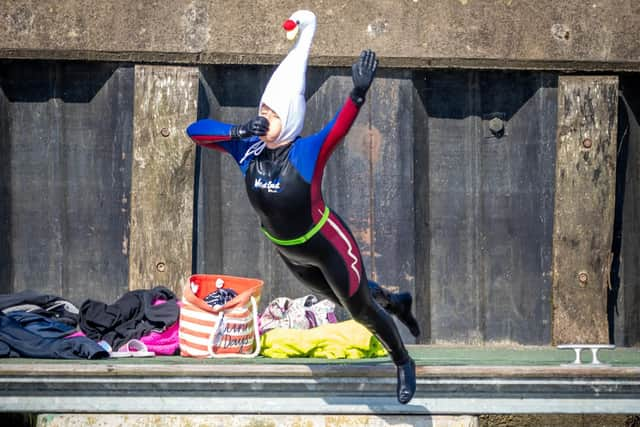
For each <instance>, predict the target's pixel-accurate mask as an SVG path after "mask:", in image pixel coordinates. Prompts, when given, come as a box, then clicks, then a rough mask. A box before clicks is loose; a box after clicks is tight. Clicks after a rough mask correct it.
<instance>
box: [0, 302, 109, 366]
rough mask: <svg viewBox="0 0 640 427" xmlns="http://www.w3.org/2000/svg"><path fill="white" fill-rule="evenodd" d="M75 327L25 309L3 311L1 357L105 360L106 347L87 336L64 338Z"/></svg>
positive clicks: (0, 324)
mask: <svg viewBox="0 0 640 427" xmlns="http://www.w3.org/2000/svg"><path fill="white" fill-rule="evenodd" d="M74 331H75V328H73V327H72V326H69V325H67V324H65V323H61V322H56V321H52V320H51V319H48V318H46V317H44V316H41V315H39V314H35V313H29V312H26V311H15V312H12V313H9V314H0V357H32V358H41V359H102V358H105V357H109V352H107V351H106V350H105V349H104V348H103V347H101V346H100V345H99V344H98V343H97V342H95V341H93V340H91V339H89V338H87V337H73V338H65V337H66V336H67V335H69V334H71V333H73V332H74Z"/></svg>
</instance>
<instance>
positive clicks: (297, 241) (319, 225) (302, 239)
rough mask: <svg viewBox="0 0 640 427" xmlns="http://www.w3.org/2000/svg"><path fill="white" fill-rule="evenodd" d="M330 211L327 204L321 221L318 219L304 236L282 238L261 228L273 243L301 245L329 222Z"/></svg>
mask: <svg viewBox="0 0 640 427" xmlns="http://www.w3.org/2000/svg"><path fill="white" fill-rule="evenodd" d="M330 213H331V211H329V207H327V206H325V208H324V213H323V214H322V218H320V221H318V223H317V224H316V225H314V226H313V228H312V229H311V230H309V231H307V232H306V233H305V234H304V235H303V236H300V237H296V238H295V239H289V240H281V239H278V238H277V237H273V236H272V235H271V234H269V232H268V231H267V230H265V229H264V228H262V227H261V228H260V229H261V230H262V232H263V233H264V235H265V236H267V237H268V238H269V240H271V241H272V242H273V243H275V244H277V245H280V246H295V245H301V244H303V243H304V242H306V241H308V240H310V239H311V238H312V237H313V236H314V235H315V234H316V233H317V232H318V231H320V229H321V228H322V226H323V225H324V223H325V222H327V220H328V219H329V214H330Z"/></svg>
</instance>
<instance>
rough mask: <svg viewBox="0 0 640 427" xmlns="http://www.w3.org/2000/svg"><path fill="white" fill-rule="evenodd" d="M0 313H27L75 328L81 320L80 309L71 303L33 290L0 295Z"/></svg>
mask: <svg viewBox="0 0 640 427" xmlns="http://www.w3.org/2000/svg"><path fill="white" fill-rule="evenodd" d="M0 311H2V313H4V314H9V313H11V312H14V311H27V312H29V313H35V314H40V315H42V316H44V317H47V318H50V319H54V320H56V321H58V322H62V323H66V324H67V325H71V326H74V327H75V326H76V325H77V324H78V318H79V310H78V307H76V306H75V305H73V303H72V302H71V301H68V300H66V299H63V298H60V297H58V296H55V295H45V294H40V293H38V292H35V291H32V290H26V291H22V292H17V293H15V294H8V295H0Z"/></svg>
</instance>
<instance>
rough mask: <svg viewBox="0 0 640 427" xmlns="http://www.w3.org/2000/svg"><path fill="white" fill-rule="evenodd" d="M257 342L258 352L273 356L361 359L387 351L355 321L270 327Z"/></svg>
mask: <svg viewBox="0 0 640 427" xmlns="http://www.w3.org/2000/svg"><path fill="white" fill-rule="evenodd" d="M261 345H262V350H261V351H260V354H261V355H263V356H266V357H273V358H287V357H318V358H325V359H362V358H369V357H382V356H386V354H387V351H386V350H385V349H384V347H382V344H380V341H378V339H377V338H376V337H374V336H373V335H372V334H371V332H369V331H368V330H367V329H366V328H365V327H364V326H362V325H361V324H359V323H357V322H356V321H355V320H347V321H345V322H338V323H329V324H325V325H322V326H318V327H317V328H312V329H288V328H276V329H271V330H270V331H267V332H266V333H265V334H264V335H262V337H261Z"/></svg>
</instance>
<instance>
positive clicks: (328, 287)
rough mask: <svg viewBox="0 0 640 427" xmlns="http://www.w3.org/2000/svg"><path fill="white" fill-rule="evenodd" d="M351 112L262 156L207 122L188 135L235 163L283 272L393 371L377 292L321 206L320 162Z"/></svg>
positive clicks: (351, 107)
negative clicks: (365, 339)
mask: <svg viewBox="0 0 640 427" xmlns="http://www.w3.org/2000/svg"><path fill="white" fill-rule="evenodd" d="M358 111H359V106H358V105H357V104H356V103H355V102H354V101H353V100H352V99H351V98H350V97H349V98H348V99H347V101H346V102H345V104H344V106H343V107H342V109H341V110H340V111H339V112H338V113H337V115H336V116H335V117H334V118H333V120H331V122H329V124H327V126H325V128H324V129H322V130H321V131H320V132H319V133H317V134H315V135H312V136H309V137H305V138H297V139H296V140H295V141H294V142H293V143H291V144H289V145H287V146H284V147H281V148H277V149H274V150H270V149H267V148H265V145H264V143H263V142H262V141H260V140H259V138H258V137H256V136H252V137H250V138H244V139H236V140H232V139H231V138H230V136H229V135H230V130H231V127H232V126H231V125H228V124H223V123H219V122H216V121H214V120H210V119H204V120H199V121H197V122H195V123H194V124H192V125H191V126H189V128H188V129H187V133H188V135H189V136H190V137H191V138H192V139H193V140H194V141H195V142H196V143H198V144H199V145H202V146H204V147H207V148H214V149H218V150H222V151H226V152H228V153H230V154H231V155H232V156H233V157H234V158H235V160H236V162H237V163H238V165H239V166H240V169H241V170H242V172H243V174H244V177H245V184H246V189H247V194H248V196H249V200H250V202H251V205H252V206H253V208H254V209H255V211H256V212H257V214H258V215H259V217H260V221H261V224H262V227H263V232H265V234H266V235H267V236H268V237H269V238H270V239H271V240H272V241H274V243H275V244H276V248H277V251H278V253H279V254H280V256H281V257H282V259H283V260H284V262H285V263H286V265H287V266H288V267H289V269H290V270H291V271H292V272H293V273H294V275H295V276H296V277H298V278H299V279H300V280H301V281H302V282H303V283H305V284H306V285H307V286H308V287H309V288H311V289H312V290H313V292H315V293H316V294H318V295H321V296H323V297H326V298H329V299H330V300H332V301H334V302H336V303H338V304H340V305H341V306H343V307H344V308H345V309H346V310H347V311H348V312H349V313H350V314H351V316H352V317H353V318H354V319H355V320H357V321H358V322H360V323H361V324H363V325H364V326H365V327H367V328H368V329H369V330H370V331H372V332H373V333H374V334H375V335H376V336H377V337H378V339H380V341H381V342H382V343H383V345H384V346H385V347H386V349H387V350H388V351H389V354H390V356H391V358H392V359H393V361H394V363H395V364H396V365H400V364H404V363H406V362H407V361H408V360H409V355H408V353H407V350H406V349H405V347H404V345H403V343H402V339H401V337H400V335H399V333H398V329H397V328H396V325H395V324H394V322H393V320H392V318H391V317H390V316H389V314H388V313H387V312H386V311H385V310H384V309H383V308H382V307H380V305H379V304H377V303H376V301H375V300H374V298H373V296H372V292H371V291H370V286H372V287H374V288H378V289H379V287H378V286H377V284H375V283H373V282H369V281H368V279H367V275H366V273H365V269H364V265H363V263H362V257H361V255H360V251H359V249H358V245H357V244H356V241H355V239H354V238H353V235H352V233H351V231H350V230H349V228H348V227H347V225H346V224H345V223H344V221H342V219H341V218H340V217H339V216H338V215H337V214H336V213H335V212H332V211H330V210H328V208H327V207H326V205H325V203H324V200H323V198H322V190H321V184H322V175H323V172H324V168H325V165H326V163H327V160H328V159H329V157H330V155H331V153H332V152H333V150H334V148H335V147H336V146H337V144H338V143H339V142H340V141H341V140H342V139H343V138H344V136H345V134H346V133H347V131H348V130H349V128H350V127H351V125H352V124H353V122H354V120H355V118H356V116H357V115H358ZM327 214H328V217H327ZM319 223H320V224H322V226H321V227H320V228H319V230H317V232H316V233H315V234H313V235H312V236H311V237H310V238H309V231H310V230H312V229H313V228H314V226H316V225H317V224H319ZM316 228H317V227H316ZM301 236H306V237H307V238H308V240H307V239H306V238H302V239H300V237H301ZM292 239H298V242H297V243H295V244H294V243H293V242H291V240H292ZM302 240H304V241H303V242H302Z"/></svg>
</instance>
